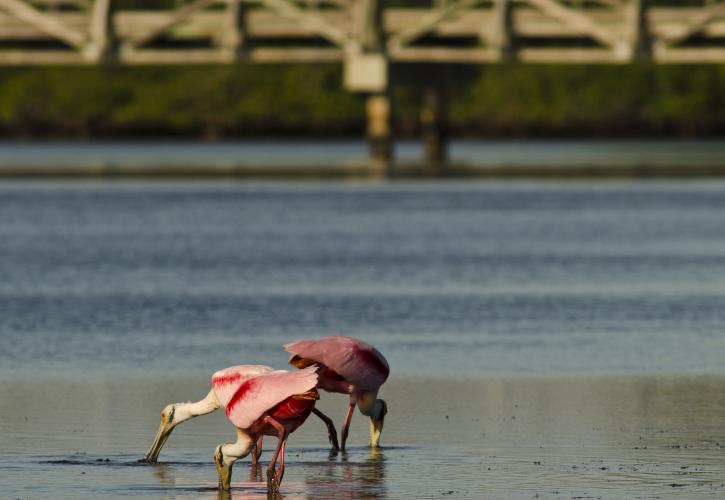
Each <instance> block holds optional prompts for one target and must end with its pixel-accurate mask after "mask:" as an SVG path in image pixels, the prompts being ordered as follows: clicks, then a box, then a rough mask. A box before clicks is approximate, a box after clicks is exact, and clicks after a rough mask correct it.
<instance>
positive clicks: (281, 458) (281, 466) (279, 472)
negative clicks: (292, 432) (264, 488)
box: [277, 433, 289, 484]
mask: <svg viewBox="0 0 725 500" xmlns="http://www.w3.org/2000/svg"><path fill="white" fill-rule="evenodd" d="M288 437H289V433H285V436H284V440H283V441H282V451H280V452H279V469H277V483H278V484H282V478H283V477H284V450H285V448H287V438H288Z"/></svg>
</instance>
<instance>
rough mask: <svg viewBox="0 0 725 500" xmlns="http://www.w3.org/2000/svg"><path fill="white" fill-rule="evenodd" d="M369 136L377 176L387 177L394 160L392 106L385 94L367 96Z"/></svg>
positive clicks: (372, 160) (372, 161)
mask: <svg viewBox="0 0 725 500" xmlns="http://www.w3.org/2000/svg"><path fill="white" fill-rule="evenodd" d="M367 119H368V124H367V136H368V143H369V145H370V161H371V164H372V167H373V169H374V173H375V175H376V176H385V175H386V174H387V173H388V172H387V171H388V168H389V166H390V163H391V162H392V160H393V128H392V106H391V102H390V95H389V94H388V93H387V92H385V93H379V94H370V95H368V96H367Z"/></svg>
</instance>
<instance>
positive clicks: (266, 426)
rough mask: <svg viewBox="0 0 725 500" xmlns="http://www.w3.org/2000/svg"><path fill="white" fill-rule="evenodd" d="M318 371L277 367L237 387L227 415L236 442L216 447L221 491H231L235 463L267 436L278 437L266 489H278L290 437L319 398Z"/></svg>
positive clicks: (215, 457) (309, 368)
mask: <svg viewBox="0 0 725 500" xmlns="http://www.w3.org/2000/svg"><path fill="white" fill-rule="evenodd" d="M317 370H318V367H317V366H310V367H308V368H305V369H303V370H299V371H296V372H288V371H285V370H275V371H273V372H269V373H266V374H264V375H259V376H257V377H253V378H250V379H248V380H246V381H245V382H244V383H243V384H242V385H241V386H240V387H239V389H237V390H236V392H235V393H234V395H233V396H232V397H231V399H230V400H229V402H228V404H227V405H226V414H227V418H228V419H229V421H230V422H231V423H232V424H233V425H234V426H235V427H236V428H237V441H236V443H227V444H220V445H219V446H217V447H216V449H215V450H214V463H215V464H216V469H217V473H218V475H219V489H220V490H223V491H227V490H229V486H230V484H231V480H232V466H233V465H234V462H236V461H237V460H239V459H240V458H244V457H245V456H247V455H248V454H249V453H250V452H251V451H252V449H253V448H254V446H255V443H256V442H257V440H258V439H260V438H261V437H262V436H264V435H267V436H277V439H278V442H277V448H276V449H275V450H274V454H273V455H272V460H271V461H270V463H269V467H268V468H267V489H268V491H269V492H270V493H275V492H277V491H278V490H279V485H280V483H281V482H282V477H283V476H284V451H285V446H286V444H287V438H288V437H289V435H290V433H292V432H294V431H295V430H297V428H298V427H299V426H300V425H302V424H303V423H304V421H305V420H306V419H307V417H308V416H309V415H310V413H312V409H313V408H314V406H315V403H316V402H317V400H318V399H319V398H320V395H319V394H318V392H317V389H316V386H317V379H318V375H317ZM277 458H279V470H278V471H277V470H275V466H276V463H277Z"/></svg>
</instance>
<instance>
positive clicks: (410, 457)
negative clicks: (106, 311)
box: [0, 376, 725, 499]
mask: <svg viewBox="0 0 725 500" xmlns="http://www.w3.org/2000/svg"><path fill="white" fill-rule="evenodd" d="M724 385H725V379H723V378H722V377H696V378H693V377H689V378H688V377H653V376H620V377H583V378H579V379H573V378H535V379H526V378H485V379H466V380H436V379H425V380H424V379H411V378H405V377H403V378H398V379H396V380H392V381H391V382H390V383H389V384H386V386H385V388H384V397H385V398H386V399H387V400H388V402H389V405H390V413H389V415H388V419H387V420H386V427H385V431H384V435H383V445H384V447H383V449H382V450H380V451H379V452H376V453H373V452H371V451H370V450H369V449H367V448H366V447H365V446H364V444H365V439H366V437H367V423H366V422H365V421H364V419H363V418H361V416H360V415H359V414H358V415H356V416H355V418H354V419H353V428H352V432H351V440H352V447H351V449H350V450H349V452H348V453H346V454H344V455H342V454H341V455H337V456H330V454H329V452H328V449H327V448H326V446H325V443H326V434H325V432H324V427H323V426H322V425H321V423H320V422H318V421H316V420H315V419H314V417H311V420H310V421H309V422H308V423H307V424H306V425H305V426H303V427H302V428H301V429H300V430H299V431H298V432H296V433H295V434H293V435H292V437H291V438H290V446H289V448H288V451H287V469H286V474H285V481H284V482H283V496H284V498H403V497H406V498H445V497H453V498H506V499H509V498H510V499H518V498H522V499H523V498H721V497H722V495H723V494H725V462H723V460H722V457H723V454H724V453H725V449H724V448H725V428H723V426H722V420H723V414H725V396H724V395H723V394H725V393H724V392H723V390H722V388H723V386H724ZM204 389H205V382H204V381H202V380H198V379H191V378H190V379H180V378H175V379H169V380H152V381H146V380H141V379H139V378H136V379H125V380H117V379H108V380H95V381H91V380H83V381H79V380H67V381H58V380H49V379H41V380H32V381H30V380H16V381H13V382H7V381H6V382H5V383H3V384H1V385H0V398H1V399H2V400H3V401H13V402H14V404H13V405H11V406H5V405H4V406H3V410H2V422H3V432H2V434H0V449H2V452H1V453H0V491H2V492H3V498H6V497H7V498H44V497H52V498H216V497H217V493H216V491H215V486H216V482H215V481H216V475H215V474H216V471H215V469H214V465H213V461H212V460H211V453H212V451H213V449H214V447H215V446H216V445H217V444H218V443H220V442H224V441H230V440H233V439H234V434H233V431H232V428H231V427H230V426H229V425H228V424H227V423H226V422H225V421H224V418H223V415H221V414H213V415H209V416H206V417H200V418H198V419H196V420H193V421H191V422H187V423H185V424H182V425H181V426H180V427H179V428H178V429H177V430H175V431H174V433H173V434H172V436H171V438H170V439H169V441H168V443H167V446H166V448H165V449H164V451H163V452H162V455H161V458H160V459H161V460H162V463H160V464H158V465H153V466H151V465H143V464H138V463H137V462H136V461H137V460H138V458H140V457H141V456H143V453H144V452H145V450H146V448H147V446H148V445H149V444H150V442H151V439H152V437H153V434H154V432H155V430H156V426H157V418H158V410H160V408H161V407H162V406H163V405H164V404H165V403H166V402H168V401H169V400H185V399H187V398H189V397H195V396H198V395H201V394H203V393H204V392H205V391H204ZM320 407H321V408H322V409H323V410H324V411H326V412H327V413H328V414H330V415H332V416H334V417H336V420H337V419H341V418H342V413H343V411H344V407H345V401H344V398H342V397H335V396H324V397H323V401H322V404H321V406H320ZM49 408H50V410H49ZM273 445H274V440H273V439H268V440H267V442H266V448H267V450H268V451H267V452H266V453H265V455H264V456H263V458H262V460H263V462H264V461H265V460H268V456H269V449H270V448H271V447H272V446H273ZM260 480H261V476H260V475H259V473H256V476H255V472H253V471H252V470H251V468H250V466H249V460H248V459H245V460H244V461H243V462H242V463H239V464H238V465H237V466H235V468H234V471H233V483H232V485H233V488H232V498H236V499H241V498H264V497H266V492H265V486H266V483H264V482H261V481H260Z"/></svg>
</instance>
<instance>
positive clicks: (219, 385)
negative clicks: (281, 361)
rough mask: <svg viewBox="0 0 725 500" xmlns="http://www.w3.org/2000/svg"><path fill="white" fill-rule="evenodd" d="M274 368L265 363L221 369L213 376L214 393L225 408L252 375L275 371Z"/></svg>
mask: <svg viewBox="0 0 725 500" xmlns="http://www.w3.org/2000/svg"><path fill="white" fill-rule="evenodd" d="M273 371H274V368H271V367H269V366H265V365H237V366H230V367H229V368H224V369H223V370H219V371H218V372H216V373H214V375H212V376H211V386H212V389H214V395H215V396H216V398H217V400H219V402H220V403H221V404H222V406H223V407H224V408H226V407H227V404H229V400H230V399H232V396H234V393H235V392H237V390H238V389H239V388H240V387H241V386H242V384H243V383H244V382H246V381H247V380H249V379H250V378H252V377H258V376H259V375H264V374H265V373H270V372H273Z"/></svg>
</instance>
